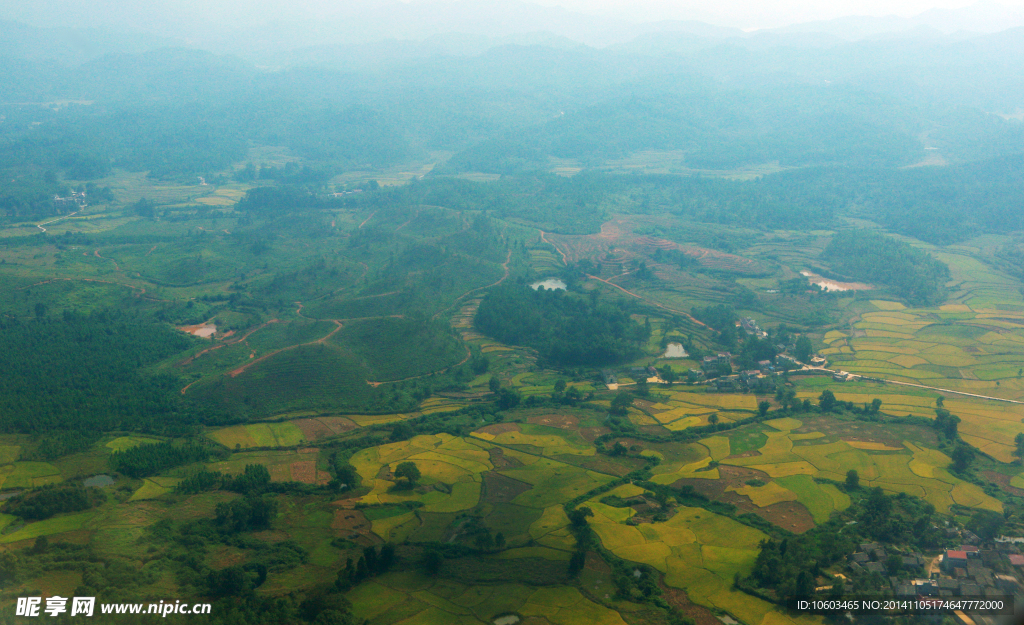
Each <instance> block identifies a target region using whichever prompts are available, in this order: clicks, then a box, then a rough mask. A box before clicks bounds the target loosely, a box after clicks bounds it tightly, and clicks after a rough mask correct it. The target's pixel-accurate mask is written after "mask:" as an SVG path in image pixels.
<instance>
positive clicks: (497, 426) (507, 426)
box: [477, 423, 519, 436]
mask: <svg viewBox="0 0 1024 625" xmlns="http://www.w3.org/2000/svg"><path fill="white" fill-rule="evenodd" d="M518 431H519V424H518V423H494V424H492V425H487V426H484V427H482V428H480V429H479V430H477V432H482V433H484V434H490V435H491V436H497V435H498V434H504V433H505V432H518Z"/></svg>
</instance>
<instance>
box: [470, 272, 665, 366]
mask: <svg viewBox="0 0 1024 625" xmlns="http://www.w3.org/2000/svg"><path fill="white" fill-rule="evenodd" d="M475 324H476V327H477V328H478V329H479V330H480V331H481V332H484V333H486V334H488V335H490V336H493V337H494V338H496V339H498V340H500V341H502V342H505V343H510V344H513V345H528V346H530V347H533V348H534V349H536V350H537V351H538V352H539V353H540V355H541V356H542V357H543V358H545V359H546V360H548V361H550V362H552V363H555V364H558V365H563V366H570V367H575V366H601V365H606V364H611V363H615V362H622V361H625V360H629V359H632V358H636V357H637V356H639V355H640V354H641V352H640V346H641V345H642V344H643V342H644V341H646V340H647V338H648V336H650V328H649V327H644V326H641V325H639V324H637V323H634V322H633V320H632V319H630V316H629V313H628V312H627V311H626V310H625V309H624V307H623V305H622V304H618V305H612V304H605V303H603V302H600V301H597V300H595V299H586V298H582V297H579V296H577V295H574V294H571V293H566V292H565V291H558V290H554V291H549V290H545V289H539V290H536V291H534V290H532V289H530V288H529V287H527V286H525V285H522V284H510V285H504V286H502V287H500V288H497V289H494V290H492V291H491V292H490V293H488V294H487V297H485V298H484V300H483V302H481V303H480V308H479V310H478V311H477V316H476V321H475Z"/></svg>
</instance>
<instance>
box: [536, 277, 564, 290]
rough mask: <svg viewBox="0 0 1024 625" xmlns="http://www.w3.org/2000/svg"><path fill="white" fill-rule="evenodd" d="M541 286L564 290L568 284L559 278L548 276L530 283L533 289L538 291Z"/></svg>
mask: <svg viewBox="0 0 1024 625" xmlns="http://www.w3.org/2000/svg"><path fill="white" fill-rule="evenodd" d="M540 287H544V288H545V289H557V290H560V291H564V290H565V287H566V284H565V282H563V281H561V280H559V279H558V278H547V279H546V280H541V281H540V282H534V283H533V284H531V285H530V288H531V289H533V290H534V291H536V290H537V289H539V288H540Z"/></svg>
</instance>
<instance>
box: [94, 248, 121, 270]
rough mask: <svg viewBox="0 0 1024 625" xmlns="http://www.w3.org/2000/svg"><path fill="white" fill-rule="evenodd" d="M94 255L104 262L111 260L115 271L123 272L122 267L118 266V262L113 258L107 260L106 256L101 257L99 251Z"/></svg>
mask: <svg viewBox="0 0 1024 625" xmlns="http://www.w3.org/2000/svg"><path fill="white" fill-rule="evenodd" d="M93 254H95V255H96V258H101V259H103V260H109V261H110V262H112V263H114V270H116V271H121V267H120V265H118V264H117V261H116V260H114V259H113V258H107V257H106V256H100V251H99V250H96V251H94V252H93Z"/></svg>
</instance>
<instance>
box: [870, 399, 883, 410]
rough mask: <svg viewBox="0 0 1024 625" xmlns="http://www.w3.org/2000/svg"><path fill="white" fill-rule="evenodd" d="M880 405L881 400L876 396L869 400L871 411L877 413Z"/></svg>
mask: <svg viewBox="0 0 1024 625" xmlns="http://www.w3.org/2000/svg"><path fill="white" fill-rule="evenodd" d="M881 407H882V400H881V399H878V398H877V397H876V398H874V399H872V400H871V412H872V413H874V414H878V410H879V409H880V408H881Z"/></svg>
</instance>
